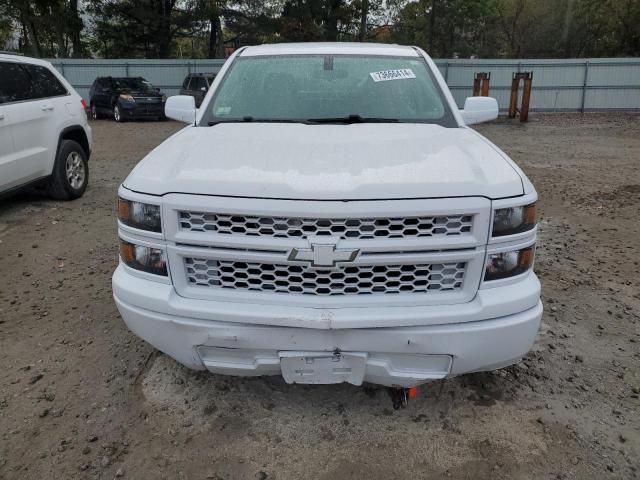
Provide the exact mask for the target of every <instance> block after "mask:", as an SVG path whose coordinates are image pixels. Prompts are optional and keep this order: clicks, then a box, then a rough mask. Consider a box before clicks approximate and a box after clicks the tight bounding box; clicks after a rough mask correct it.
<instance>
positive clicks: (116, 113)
mask: <svg viewBox="0 0 640 480" xmlns="http://www.w3.org/2000/svg"><path fill="white" fill-rule="evenodd" d="M113 119H114V120H115V121H116V122H123V121H124V119H123V118H122V112H121V111H120V105H118V104H117V103H116V104H115V105H114V106H113Z"/></svg>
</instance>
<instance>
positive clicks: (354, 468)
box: [0, 114, 640, 479]
mask: <svg viewBox="0 0 640 480" xmlns="http://www.w3.org/2000/svg"><path fill="white" fill-rule="evenodd" d="M531 120H532V121H531V122H530V123H529V124H525V125H521V124H519V123H516V122H510V121H507V120H500V121H498V122H495V123H493V124H488V125H484V126H481V128H479V130H481V131H482V133H484V134H485V135H487V136H488V137H489V138H490V139H492V140H493V141H494V142H496V143H497V144H498V145H499V146H501V147H502V148H503V149H504V150H505V151H506V152H507V153H508V154H510V155H511V156H512V157H513V158H514V159H515V160H516V161H518V163H519V164H520V165H521V166H522V167H523V169H524V170H525V171H526V172H527V174H528V175H529V176H530V178H531V179H532V181H533V182H534V184H535V185H536V187H537V189H538V192H539V194H540V198H541V199H540V202H539V207H540V210H541V224H540V226H541V228H540V230H541V232H540V237H541V238H540V242H539V247H538V257H537V265H536V269H537V271H538V273H539V275H540V277H541V280H542V282H543V300H544V303H545V314H544V318H543V325H542V327H541V330H540V334H539V336H538V339H537V341H536V344H535V346H534V348H533V350H532V351H531V352H530V354H529V355H528V356H527V357H526V358H525V359H524V360H523V361H522V362H521V363H519V364H517V365H514V366H512V367H509V368H506V369H503V370H500V371H496V372H492V373H480V374H472V375H465V376H462V377H458V378H452V379H448V380H445V381H440V382H437V383H433V384H431V385H429V386H427V387H426V388H422V389H421V393H420V396H419V397H418V398H417V399H416V400H414V401H413V402H412V403H410V404H409V406H408V407H407V408H406V409H404V410H400V411H393V410H392V408H391V402H390V399H389V397H388V396H387V393H386V391H385V390H384V389H381V388H377V387H371V386H369V387H363V388H357V387H353V386H350V385H338V386H318V387H309V386H291V385H286V384H285V383H284V382H283V381H282V380H281V379H278V378H264V379H236V378H229V377H220V376H215V375H210V374H203V373H195V372H191V371H188V370H186V369H185V368H183V367H181V366H179V365H177V364H176V363H175V362H174V361H173V360H171V359H170V358H167V357H166V356H164V355H161V354H157V353H156V352H155V351H154V350H153V349H152V348H151V347H150V346H149V345H147V344H145V343H144V342H143V341H141V340H139V339H138V338H136V337H135V336H134V335H133V334H131V333H130V332H129V331H128V330H127V329H126V327H125V325H124V324H123V322H122V321H121V319H120V317H119V315H118V312H117V310H116V308H115V305H114V303H113V300H112V298H111V287H110V277H111V273H112V272H113V270H114V268H115V266H116V263H117V244H116V232H115V231H116V226H115V200H116V189H117V186H118V184H119V183H120V182H121V181H122V180H123V178H124V177H125V176H126V174H127V173H128V172H129V170H130V169H131V168H132V167H133V165H135V163H136V162H137V161H138V160H139V159H140V158H141V157H142V156H143V155H144V154H145V153H146V152H148V151H149V150H151V149H152V148H153V147H154V146H156V145H157V144H159V143H160V142H161V141H162V140H163V139H164V138H166V137H167V136H169V135H170V134H171V133H172V132H174V131H175V130H177V129H178V128H179V125H178V124H174V123H170V122H166V123H135V124H134V123H127V124H115V123H112V122H109V121H99V122H94V124H93V125H94V136H95V151H94V155H93V158H92V160H91V164H90V165H91V184H90V187H89V189H88V190H87V193H86V195H85V196H84V197H83V198H82V199H80V200H78V201H75V202H71V203H62V202H54V201H51V200H48V199H46V198H42V197H39V196H37V195H34V194H31V195H29V194H23V195H20V196H16V197H12V198H9V199H5V200H2V201H0V271H1V273H2V275H0V365H1V366H2V369H1V370H0V478H1V479H45V478H46V479H49V478H58V479H72V478H107V479H112V478H116V477H117V478H130V479H147V478H149V479H151V478H153V479H164V478H166V479H205V478H209V479H245V478H246V479H301V478H309V479H311V478H314V479H315V478H319V479H335V478H368V479H389V478H392V477H400V476H402V477H404V478H407V477H410V478H442V477H450V478H473V479H478V478H495V479H500V478H505V479H556V478H558V479H560V478H578V479H603V478H637V477H638V476H639V475H640V472H638V468H639V467H640V460H639V459H640V434H639V432H640V415H639V410H640V409H639V406H640V400H639V399H638V397H639V394H640V369H639V365H640V350H639V348H638V345H639V343H638V342H640V329H639V326H640V285H639V284H640V276H639V274H638V270H639V268H638V259H639V253H640V247H639V245H640V243H639V241H638V238H640V222H639V221H638V220H639V218H640V217H639V213H638V212H639V211H640V116H638V115H630V114H617V115H595V114H594V115H584V116H580V115H534V116H532V119H531Z"/></svg>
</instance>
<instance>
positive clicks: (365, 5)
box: [360, 0, 369, 42]
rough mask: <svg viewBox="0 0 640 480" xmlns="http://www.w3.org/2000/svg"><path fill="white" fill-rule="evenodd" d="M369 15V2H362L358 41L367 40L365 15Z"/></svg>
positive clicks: (367, 0)
mask: <svg viewBox="0 0 640 480" xmlns="http://www.w3.org/2000/svg"><path fill="white" fill-rule="evenodd" d="M368 14H369V0H362V5H361V6H360V41H361V42H364V41H365V40H366V39H367V15H368Z"/></svg>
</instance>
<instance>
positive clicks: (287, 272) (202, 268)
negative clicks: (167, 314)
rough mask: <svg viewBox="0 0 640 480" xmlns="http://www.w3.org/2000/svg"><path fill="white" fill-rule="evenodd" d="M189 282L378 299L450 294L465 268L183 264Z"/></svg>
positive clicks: (450, 265) (460, 264)
mask: <svg viewBox="0 0 640 480" xmlns="http://www.w3.org/2000/svg"><path fill="white" fill-rule="evenodd" d="M184 262H185V268H186V275H187V280H188V283H189V284H191V285H195V286H200V287H206V288H226V289H234V290H245V291H246V290H252V291H260V292H279V293H293V294H306V295H322V296H327V295H378V294H403V293H422V294H429V293H431V292H442V291H454V290H459V289H461V288H462V284H463V280H464V275H465V269H466V263H465V262H454V263H434V264H423V265H357V266H356V265H350V266H345V267H338V268H335V269H330V270H321V269H316V268H311V267H307V266H301V265H287V264H271V263H252V262H239V261H231V260H211V259H203V258H191V257H186V258H185V259H184Z"/></svg>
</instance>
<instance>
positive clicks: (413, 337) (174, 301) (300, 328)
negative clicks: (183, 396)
mask: <svg viewBox="0 0 640 480" xmlns="http://www.w3.org/2000/svg"><path fill="white" fill-rule="evenodd" d="M113 291H114V298H115V301H116V304H117V306H118V309H119V311H120V313H121V315H122V318H123V319H124V321H125V323H126V324H127V326H128V327H129V328H130V329H131V330H132V331H133V332H134V333H136V334H137V335H138V336H140V337H141V338H143V339H145V340H146V341H148V342H149V343H150V344H152V345H153V346H155V347H156V348H158V349H159V350H161V351H163V352H165V353H166V354H168V355H170V356H171V357H173V358H174V359H176V360H177V361H179V362H180V363H182V364H184V365H186V366H188V367H190V368H193V369H198V370H202V369H208V370H210V371H212V372H215V373H222V374H229V375H279V374H283V373H285V372H284V371H283V367H282V365H283V363H282V358H283V356H287V355H288V354H289V353H290V352H301V354H302V355H304V354H305V352H308V353H309V354H311V353H312V352H344V353H345V354H346V353H354V355H355V356H361V357H362V356H363V355H364V360H363V361H364V364H363V365H364V367H363V369H364V373H363V375H362V376H361V377H360V378H359V379H356V380H355V381H354V380H353V379H347V380H346V381H351V382H352V383H356V384H358V383H359V382H360V381H362V380H364V381H366V382H371V383H376V384H381V385H388V386H403V387H410V386H415V385H418V384H421V383H424V382H426V381H429V380H435V379H439V378H444V377H447V376H451V375H459V374H462V373H467V372H472V371H478V370H492V369H495V368H500V367H503V366H506V365H509V364H511V363H514V362H516V361H517V360H519V359H520V358H521V357H522V356H523V355H525V354H526V353H527V351H528V350H529V349H530V348H531V346H532V344H533V341H534V340H535V336H536V333H537V331H538V327H539V324H540V319H541V317H542V304H541V302H540V300H539V297H540V284H539V282H538V280H537V278H536V277H535V275H534V274H533V273H530V274H528V275H526V276H525V277H524V278H523V279H522V280H521V281H520V282H518V283H516V284H511V285H506V286H503V287H496V288H491V289H483V290H480V291H479V292H478V294H477V295H476V298H475V299H474V300H473V301H471V302H467V303H464V304H460V305H449V306H446V307H436V306H427V307H424V306H423V307H389V308H340V309H319V308H301V307H290V308H289V307H282V306H266V305H253V304H239V303H230V302H220V301H210V300H193V299H186V298H182V297H179V296H178V295H177V294H176V293H175V290H174V289H173V287H172V286H171V285H170V284H162V283H158V282H153V281H149V280H146V279H144V278H140V277H138V276H136V275H135V274H132V273H130V271H129V270H128V269H127V268H126V267H124V266H122V265H120V266H119V267H118V269H117V270H116V272H115V274H114V276H113ZM390 325H393V326H390ZM285 378H286V379H287V380H288V381H290V380H291V378H290V375H285ZM318 383H324V382H318Z"/></svg>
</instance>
